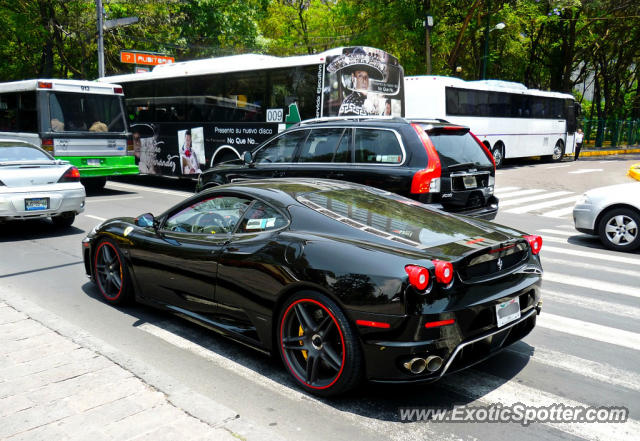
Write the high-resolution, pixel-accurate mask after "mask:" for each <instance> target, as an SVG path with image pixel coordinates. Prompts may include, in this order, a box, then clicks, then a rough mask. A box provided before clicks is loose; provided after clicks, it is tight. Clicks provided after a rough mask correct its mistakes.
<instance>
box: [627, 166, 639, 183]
mask: <svg viewBox="0 0 640 441" xmlns="http://www.w3.org/2000/svg"><path fill="white" fill-rule="evenodd" d="M627 174H628V175H629V176H631V177H632V178H633V179H636V180H638V181H640V162H638V163H637V164H634V165H632V166H631V168H630V169H629V172H628V173H627Z"/></svg>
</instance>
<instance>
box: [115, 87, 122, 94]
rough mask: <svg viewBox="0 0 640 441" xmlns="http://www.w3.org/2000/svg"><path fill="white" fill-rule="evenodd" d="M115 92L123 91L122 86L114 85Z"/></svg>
mask: <svg viewBox="0 0 640 441" xmlns="http://www.w3.org/2000/svg"><path fill="white" fill-rule="evenodd" d="M113 93H123V92H122V87H114V88H113Z"/></svg>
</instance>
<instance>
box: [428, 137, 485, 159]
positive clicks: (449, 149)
mask: <svg viewBox="0 0 640 441" xmlns="http://www.w3.org/2000/svg"><path fill="white" fill-rule="evenodd" d="M429 139H431V142H433V145H434V147H435V148H436V150H437V151H438V155H439V156H440V160H441V161H442V165H443V166H444V167H445V168H448V167H451V166H454V165H456V164H461V163H465V164H470V165H475V166H477V167H492V166H493V164H492V163H491V160H490V159H489V158H488V157H487V155H486V153H485V152H484V150H483V148H482V146H480V145H479V144H478V143H477V142H476V140H475V139H473V136H471V133H469V131H468V130H447V131H431V132H429Z"/></svg>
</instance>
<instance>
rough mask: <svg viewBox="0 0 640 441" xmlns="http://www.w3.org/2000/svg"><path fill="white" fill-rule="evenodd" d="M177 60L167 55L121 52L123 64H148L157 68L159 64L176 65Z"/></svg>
mask: <svg viewBox="0 0 640 441" xmlns="http://www.w3.org/2000/svg"><path fill="white" fill-rule="evenodd" d="M175 61H176V59H175V58H173V57H169V56H166V55H157V54H147V53H141V52H124V51H121V52H120V62H121V63H131V64H146V65H148V66H155V65H158V64H169V63H175Z"/></svg>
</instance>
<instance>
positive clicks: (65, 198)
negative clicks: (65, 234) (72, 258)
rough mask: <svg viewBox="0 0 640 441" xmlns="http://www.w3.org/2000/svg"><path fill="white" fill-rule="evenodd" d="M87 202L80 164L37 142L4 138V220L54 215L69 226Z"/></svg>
mask: <svg viewBox="0 0 640 441" xmlns="http://www.w3.org/2000/svg"><path fill="white" fill-rule="evenodd" d="M84 203H85V191H84V187H83V186H82V184H81V183H80V172H79V171H78V169H77V168H76V167H74V166H72V165H69V163H68V162H66V161H59V160H56V159H54V158H53V156H51V155H50V154H49V153H47V152H45V151H44V150H42V149H41V148H39V147H36V146H35V145H33V144H29V143H26V142H23V141H16V140H6V139H0V221H3V220H9V219H32V218H40V217H51V220H52V221H53V223H54V224H55V225H58V226H61V227H68V226H70V225H71V224H72V223H73V221H74V220H75V217H76V214H78V213H81V212H82V211H84Z"/></svg>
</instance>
